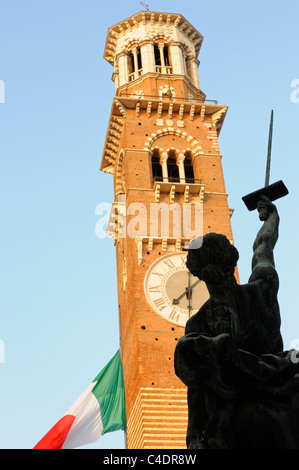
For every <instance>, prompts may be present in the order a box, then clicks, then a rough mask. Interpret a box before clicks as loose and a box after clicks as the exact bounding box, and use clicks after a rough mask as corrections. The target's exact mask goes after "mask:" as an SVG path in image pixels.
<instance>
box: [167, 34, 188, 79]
mask: <svg viewBox="0 0 299 470" xmlns="http://www.w3.org/2000/svg"><path fill="white" fill-rule="evenodd" d="M170 54H171V64H172V73H174V74H176V75H184V73H185V72H184V70H185V69H184V61H183V53H182V49H181V47H180V43H178V42H177V43H176V42H173V43H172V44H170Z"/></svg>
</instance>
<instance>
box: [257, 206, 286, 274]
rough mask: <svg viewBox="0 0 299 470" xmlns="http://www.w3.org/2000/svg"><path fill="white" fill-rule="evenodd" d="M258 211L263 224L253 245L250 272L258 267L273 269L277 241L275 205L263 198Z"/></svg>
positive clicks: (277, 220)
mask: <svg viewBox="0 0 299 470" xmlns="http://www.w3.org/2000/svg"><path fill="white" fill-rule="evenodd" d="M258 211H259V216H260V219H261V220H262V221H263V222H264V223H263V226H262V228H261V229H260V231H259V232H258V234H257V236H256V239H255V242H254V245H253V258H252V272H254V270H256V268H258V267H259V266H262V267H263V268H265V267H267V266H269V267H273V268H275V264H274V255H273V252H274V247H275V245H276V242H277V240H278V227H279V216H278V212H277V209H276V207H275V205H274V204H272V202H271V201H270V200H269V199H266V198H263V199H262V200H261V202H260V204H259V205H258Z"/></svg>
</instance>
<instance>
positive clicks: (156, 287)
mask: <svg viewBox="0 0 299 470" xmlns="http://www.w3.org/2000/svg"><path fill="white" fill-rule="evenodd" d="M148 290H149V292H161V287H160V286H155V287H153V286H149V288H148Z"/></svg>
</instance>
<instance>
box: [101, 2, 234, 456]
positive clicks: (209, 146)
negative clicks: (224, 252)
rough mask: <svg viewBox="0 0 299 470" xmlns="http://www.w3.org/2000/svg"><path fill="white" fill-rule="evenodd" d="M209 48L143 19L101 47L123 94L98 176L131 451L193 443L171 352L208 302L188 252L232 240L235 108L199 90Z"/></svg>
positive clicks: (123, 25)
mask: <svg viewBox="0 0 299 470" xmlns="http://www.w3.org/2000/svg"><path fill="white" fill-rule="evenodd" d="M202 40H203V36H202V35H201V34H200V33H199V32H198V31H197V30H196V29H195V28H194V27H193V26H192V25H191V24H190V23H189V22H188V21H187V20H186V19H185V18H184V17H183V16H182V15H179V14H170V13H160V12H149V11H142V12H139V13H137V14H136V15H134V16H131V17H130V18H128V19H126V20H124V21H121V22H120V23H118V24H116V25H115V26H112V27H111V28H109V30H108V34H107V41H106V45H105V53H104V58H105V59H106V60H107V61H108V62H109V63H110V64H111V65H112V66H113V68H114V72H113V76H112V78H113V80H114V82H115V97H114V98H113V103H112V109H111V114H110V119H109V124H108V130H107V135H106V141H105V144H104V151H103V157H102V162H101V168H100V169H101V170H102V171H104V172H106V173H110V174H113V178H114V194H115V201H114V203H113V210H112V212H111V217H110V221H109V227H108V229H109V230H110V232H111V234H112V235H113V237H114V240H115V247H116V262H117V284H118V285H117V289H118V303H119V323H120V342H121V352H122V360H123V371H124V382H125V393H126V413H127V420H128V427H127V446H128V448H137V449H138V448H139V449H142V448H143V449H146V448H147V449H152V448H155V449H159V448H161V449H163V448H164V449H179V448H185V447H186V444H185V438H186V428H187V420H188V409H187V398H186V396H187V393H186V388H185V386H184V385H183V384H182V383H181V382H180V380H179V379H178V378H177V377H176V376H175V373H174V364H173V359H174V349H175V346H176V342H177V340H178V338H179V337H181V336H182V335H183V334H184V325H185V323H186V321H187V319H188V318H189V315H192V314H193V313H195V312H196V311H197V310H198V309H199V308H200V306H201V305H202V303H204V302H205V301H206V300H207V298H208V293H207V290H206V286H205V285H204V283H201V282H199V283H197V282H196V281H197V280H196V279H194V278H192V277H191V276H190V275H189V273H188V271H187V269H186V266H185V258H186V254H187V252H186V250H187V248H188V244H189V242H190V240H191V239H192V238H194V237H195V236H198V235H201V234H202V233H201V232H202V230H203V233H207V232H217V233H223V234H225V235H226V236H227V237H228V239H229V240H231V242H233V240H232V238H233V237H232V229H231V221H230V217H231V211H230V209H229V207H228V202H227V193H226V189H225V184H224V178H223V172H222V164H221V154H220V152H219V147H218V135H219V133H220V130H221V127H222V124H223V121H224V118H225V115H226V112H227V106H222V105H219V104H217V102H207V101H206V99H205V98H206V97H205V94H204V93H203V92H202V91H201V89H200V83H199V75H198V65H199V61H198V59H197V57H198V54H199V51H200V48H201V44H202ZM198 209H202V210H203V219H202V222H203V227H201V226H200V224H199V225H197V220H199V221H200V220H201V219H200V214H201V212H200V210H199V211H198ZM188 211H189V212H188ZM167 227H169V230H168V231H167V230H166V228H167ZM188 287H189V288H190V287H192V296H191V295H189V293H190V292H191V290H186V289H187V288H188Z"/></svg>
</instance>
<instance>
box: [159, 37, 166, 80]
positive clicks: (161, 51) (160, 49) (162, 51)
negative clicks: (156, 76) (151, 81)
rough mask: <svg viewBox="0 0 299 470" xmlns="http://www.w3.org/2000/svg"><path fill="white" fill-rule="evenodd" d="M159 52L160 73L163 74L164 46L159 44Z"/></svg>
mask: <svg viewBox="0 0 299 470" xmlns="http://www.w3.org/2000/svg"><path fill="white" fill-rule="evenodd" d="M159 52H160V59H161V72H162V73H165V60H164V44H162V43H160V44H159Z"/></svg>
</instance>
